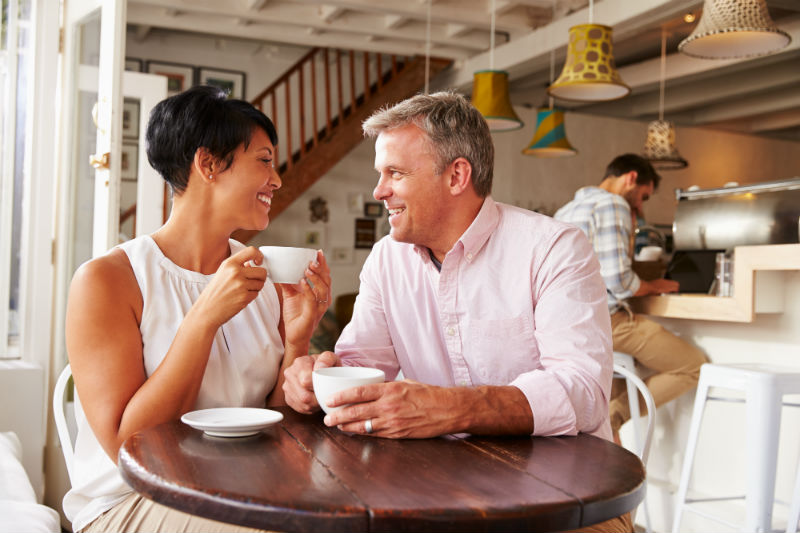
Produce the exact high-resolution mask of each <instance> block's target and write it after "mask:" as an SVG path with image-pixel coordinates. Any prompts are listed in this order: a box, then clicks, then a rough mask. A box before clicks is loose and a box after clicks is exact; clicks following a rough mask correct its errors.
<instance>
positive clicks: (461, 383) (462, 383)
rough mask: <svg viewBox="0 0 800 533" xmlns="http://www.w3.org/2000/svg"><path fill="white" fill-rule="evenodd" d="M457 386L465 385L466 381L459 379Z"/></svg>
mask: <svg viewBox="0 0 800 533" xmlns="http://www.w3.org/2000/svg"><path fill="white" fill-rule="evenodd" d="M458 386H459V387H466V386H467V382H466V381H459V382H458Z"/></svg>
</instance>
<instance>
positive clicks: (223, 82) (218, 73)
mask: <svg viewBox="0 0 800 533" xmlns="http://www.w3.org/2000/svg"><path fill="white" fill-rule="evenodd" d="M198 72H199V74H198V81H197V82H198V83H199V84H201V85H213V86H214V87H219V88H220V89H222V90H223V91H225V92H226V93H228V98H239V99H243V98H244V83H245V73H244V72H241V71H238V70H225V69H220V68H206V67H200V69H199V71H198Z"/></svg>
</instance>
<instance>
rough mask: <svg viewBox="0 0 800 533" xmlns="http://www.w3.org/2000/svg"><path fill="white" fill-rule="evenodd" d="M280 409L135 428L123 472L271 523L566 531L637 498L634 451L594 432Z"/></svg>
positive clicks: (161, 498) (192, 501) (232, 514)
mask: <svg viewBox="0 0 800 533" xmlns="http://www.w3.org/2000/svg"><path fill="white" fill-rule="evenodd" d="M279 410H280V411H281V412H283V413H284V415H285V418H284V420H283V421H282V422H281V423H280V424H277V425H275V426H272V427H270V428H267V429H265V430H264V431H262V432H261V433H259V434H258V435H255V436H252V437H244V438H233V439H226V438H219V437H209V436H207V435H205V434H203V433H202V432H201V431H198V430H195V429H192V428H190V427H189V426H187V425H185V424H183V423H181V422H179V421H174V422H169V423H166V424H162V425H159V426H156V427H153V428H150V429H147V430H145V431H142V432H140V433H137V434H135V435H133V436H132V437H131V438H129V439H128V440H127V441H126V442H125V443H124V445H123V446H122V448H121V449H120V452H119V467H120V470H121V472H122V476H123V477H124V478H125V480H126V481H127V482H128V483H129V484H130V485H131V486H132V487H133V488H134V489H135V490H136V491H138V492H139V493H141V494H143V495H144V496H146V497H148V498H151V499H152V500H155V501H157V502H159V503H161V504H164V505H167V506H169V507H173V508H175V509H179V510H182V511H185V512H188V513H192V514H196V515H199V516H204V517H207V518H212V519H215V520H220V521H223V522H229V523H234V524H239V525H244V526H250V527H257V528H262V529H270V530H277V531H453V532H462V531H521V530H525V531H531V532H536V531H564V530H568V529H574V528H579V527H583V526H587V525H591V524H595V523H597V522H602V521H604V520H608V519H610V518H613V517H615V516H619V515H621V514H624V513H626V512H628V511H630V510H632V509H633V508H634V507H636V505H638V504H639V503H640V502H641V501H642V499H643V498H644V477H645V472H644V467H643V465H642V463H641V461H640V460H639V458H638V457H636V456H635V455H634V454H632V453H630V452H628V451H627V450H625V449H624V448H621V447H619V446H617V445H615V444H614V443H611V442H608V441H606V440H603V439H599V438H596V437H593V436H591V435H583V434H582V435H579V436H577V437H533V438H532V437H475V436H465V437H463V438H458V437H453V436H448V437H442V438H435V439H423V440H389V439H381V438H373V437H365V436H360V435H352V434H347V433H343V432H341V431H339V430H338V429H336V428H328V427H326V426H325V425H324V424H323V423H322V415H321V414H320V415H300V414H297V413H295V412H294V411H292V410H291V409H289V408H281V409H279Z"/></svg>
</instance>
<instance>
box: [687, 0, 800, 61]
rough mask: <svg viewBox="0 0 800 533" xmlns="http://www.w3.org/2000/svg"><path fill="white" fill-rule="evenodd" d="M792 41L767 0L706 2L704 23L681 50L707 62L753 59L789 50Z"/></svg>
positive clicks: (701, 21)
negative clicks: (782, 49)
mask: <svg viewBox="0 0 800 533" xmlns="http://www.w3.org/2000/svg"><path fill="white" fill-rule="evenodd" d="M791 40H792V38H791V37H790V36H789V34H788V33H786V32H785V31H783V30H781V29H780V28H778V27H777V26H776V25H775V23H774V22H773V21H772V18H771V17H770V16H769V11H767V4H766V2H765V0H705V3H704V4H703V15H702V17H701V18H700V22H698V23H697V26H696V27H695V29H694V31H693V32H692V34H691V35H689V36H688V37H687V38H686V39H684V40H683V41H681V43H680V44H679V45H678V50H679V51H680V52H682V53H684V54H686V55H689V56H693V57H700V58H704V59H729V58H735V57H753V56H762V55H766V54H770V53H772V52H775V51H777V50H780V49H781V48H785V47H786V46H788V45H789V43H790V42H791Z"/></svg>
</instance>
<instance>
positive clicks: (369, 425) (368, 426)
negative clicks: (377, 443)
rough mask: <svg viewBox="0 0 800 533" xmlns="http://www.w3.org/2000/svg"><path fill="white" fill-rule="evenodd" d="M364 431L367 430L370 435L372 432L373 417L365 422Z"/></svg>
mask: <svg viewBox="0 0 800 533" xmlns="http://www.w3.org/2000/svg"><path fill="white" fill-rule="evenodd" d="M364 431H365V432H366V433H367V434H368V435H369V434H370V433H372V419H371V418H370V419H368V420H367V421H366V422H364Z"/></svg>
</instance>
